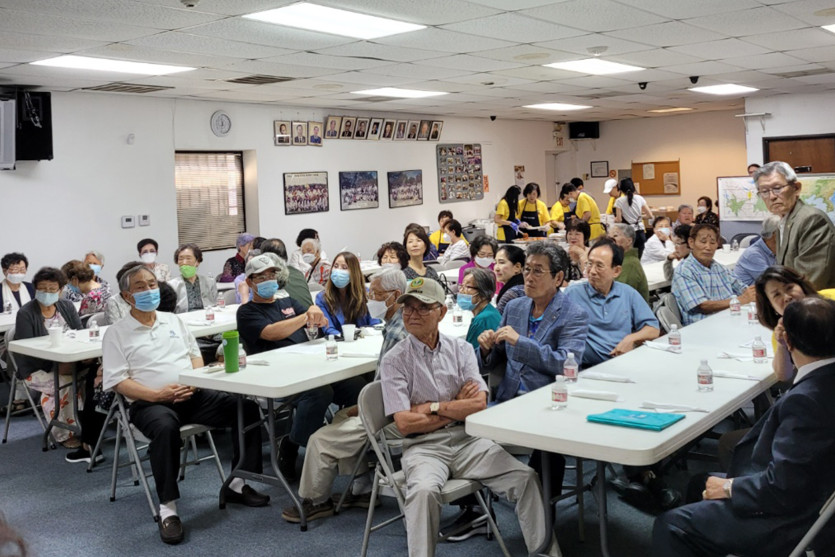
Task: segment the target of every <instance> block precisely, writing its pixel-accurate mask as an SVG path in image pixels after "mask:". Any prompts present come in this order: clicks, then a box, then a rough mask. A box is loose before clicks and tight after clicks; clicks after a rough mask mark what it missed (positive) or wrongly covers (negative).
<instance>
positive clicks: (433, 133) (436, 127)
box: [429, 120, 444, 141]
mask: <svg viewBox="0 0 835 557" xmlns="http://www.w3.org/2000/svg"><path fill="white" fill-rule="evenodd" d="M443 128H444V123H443V121H442V120H435V121H434V122H432V129H431V130H430V131H429V141H439V140H440V139H441V130H442V129H443Z"/></svg>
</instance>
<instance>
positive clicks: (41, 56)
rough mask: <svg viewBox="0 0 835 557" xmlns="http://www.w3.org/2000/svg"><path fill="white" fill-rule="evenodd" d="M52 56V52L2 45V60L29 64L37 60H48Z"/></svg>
mask: <svg viewBox="0 0 835 557" xmlns="http://www.w3.org/2000/svg"><path fill="white" fill-rule="evenodd" d="M52 56H53V55H52V54H50V53H47V52H37V51H34V50H17V49H13V48H3V47H0V62H9V63H19V64H27V63H29V62H35V61H37V60H46V59H47V58H52Z"/></svg>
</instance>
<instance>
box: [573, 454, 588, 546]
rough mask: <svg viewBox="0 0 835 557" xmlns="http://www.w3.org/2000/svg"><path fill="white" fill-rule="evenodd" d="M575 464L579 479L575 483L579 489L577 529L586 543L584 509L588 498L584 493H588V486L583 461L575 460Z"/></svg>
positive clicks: (582, 540)
mask: <svg viewBox="0 0 835 557" xmlns="http://www.w3.org/2000/svg"><path fill="white" fill-rule="evenodd" d="M575 463H576V470H575V472H574V473H575V475H576V478H577V479H576V482H575V483H576V484H577V485H576V488H577V491H576V493H577V514H578V518H579V520H578V524H577V529H578V531H579V537H580V541H581V542H584V541H586V522H585V516H584V515H583V509H584V508H585V499H586V497H585V495H584V493H585V491H586V486H585V484H584V483H583V482H584V476H583V459H582V458H575Z"/></svg>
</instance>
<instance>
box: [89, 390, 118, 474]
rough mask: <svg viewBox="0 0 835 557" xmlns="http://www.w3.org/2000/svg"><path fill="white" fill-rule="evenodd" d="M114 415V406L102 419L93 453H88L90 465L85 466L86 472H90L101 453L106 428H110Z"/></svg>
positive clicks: (111, 406)
mask: <svg viewBox="0 0 835 557" xmlns="http://www.w3.org/2000/svg"><path fill="white" fill-rule="evenodd" d="M115 413H116V407H115V406H114V405H112V404H111V405H110V410H108V411H107V417H106V418H105V419H104V424H103V425H102V426H101V431H100V432H99V438H98V439H97V440H96V446H95V447H93V452H92V453H90V464H88V465H87V471H88V472H92V471H93V466H95V465H96V457H97V456H98V454H99V453H100V452H101V445H102V443H103V442H104V435H105V433H106V432H107V428H108V426H110V424H111V422H113V414H115Z"/></svg>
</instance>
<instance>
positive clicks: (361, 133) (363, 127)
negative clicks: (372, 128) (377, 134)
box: [354, 118, 371, 139]
mask: <svg viewBox="0 0 835 557" xmlns="http://www.w3.org/2000/svg"><path fill="white" fill-rule="evenodd" d="M370 121H371V118H357V127H356V129H355V130H354V139H366V138H367V137H368V123H369V122H370Z"/></svg>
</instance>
